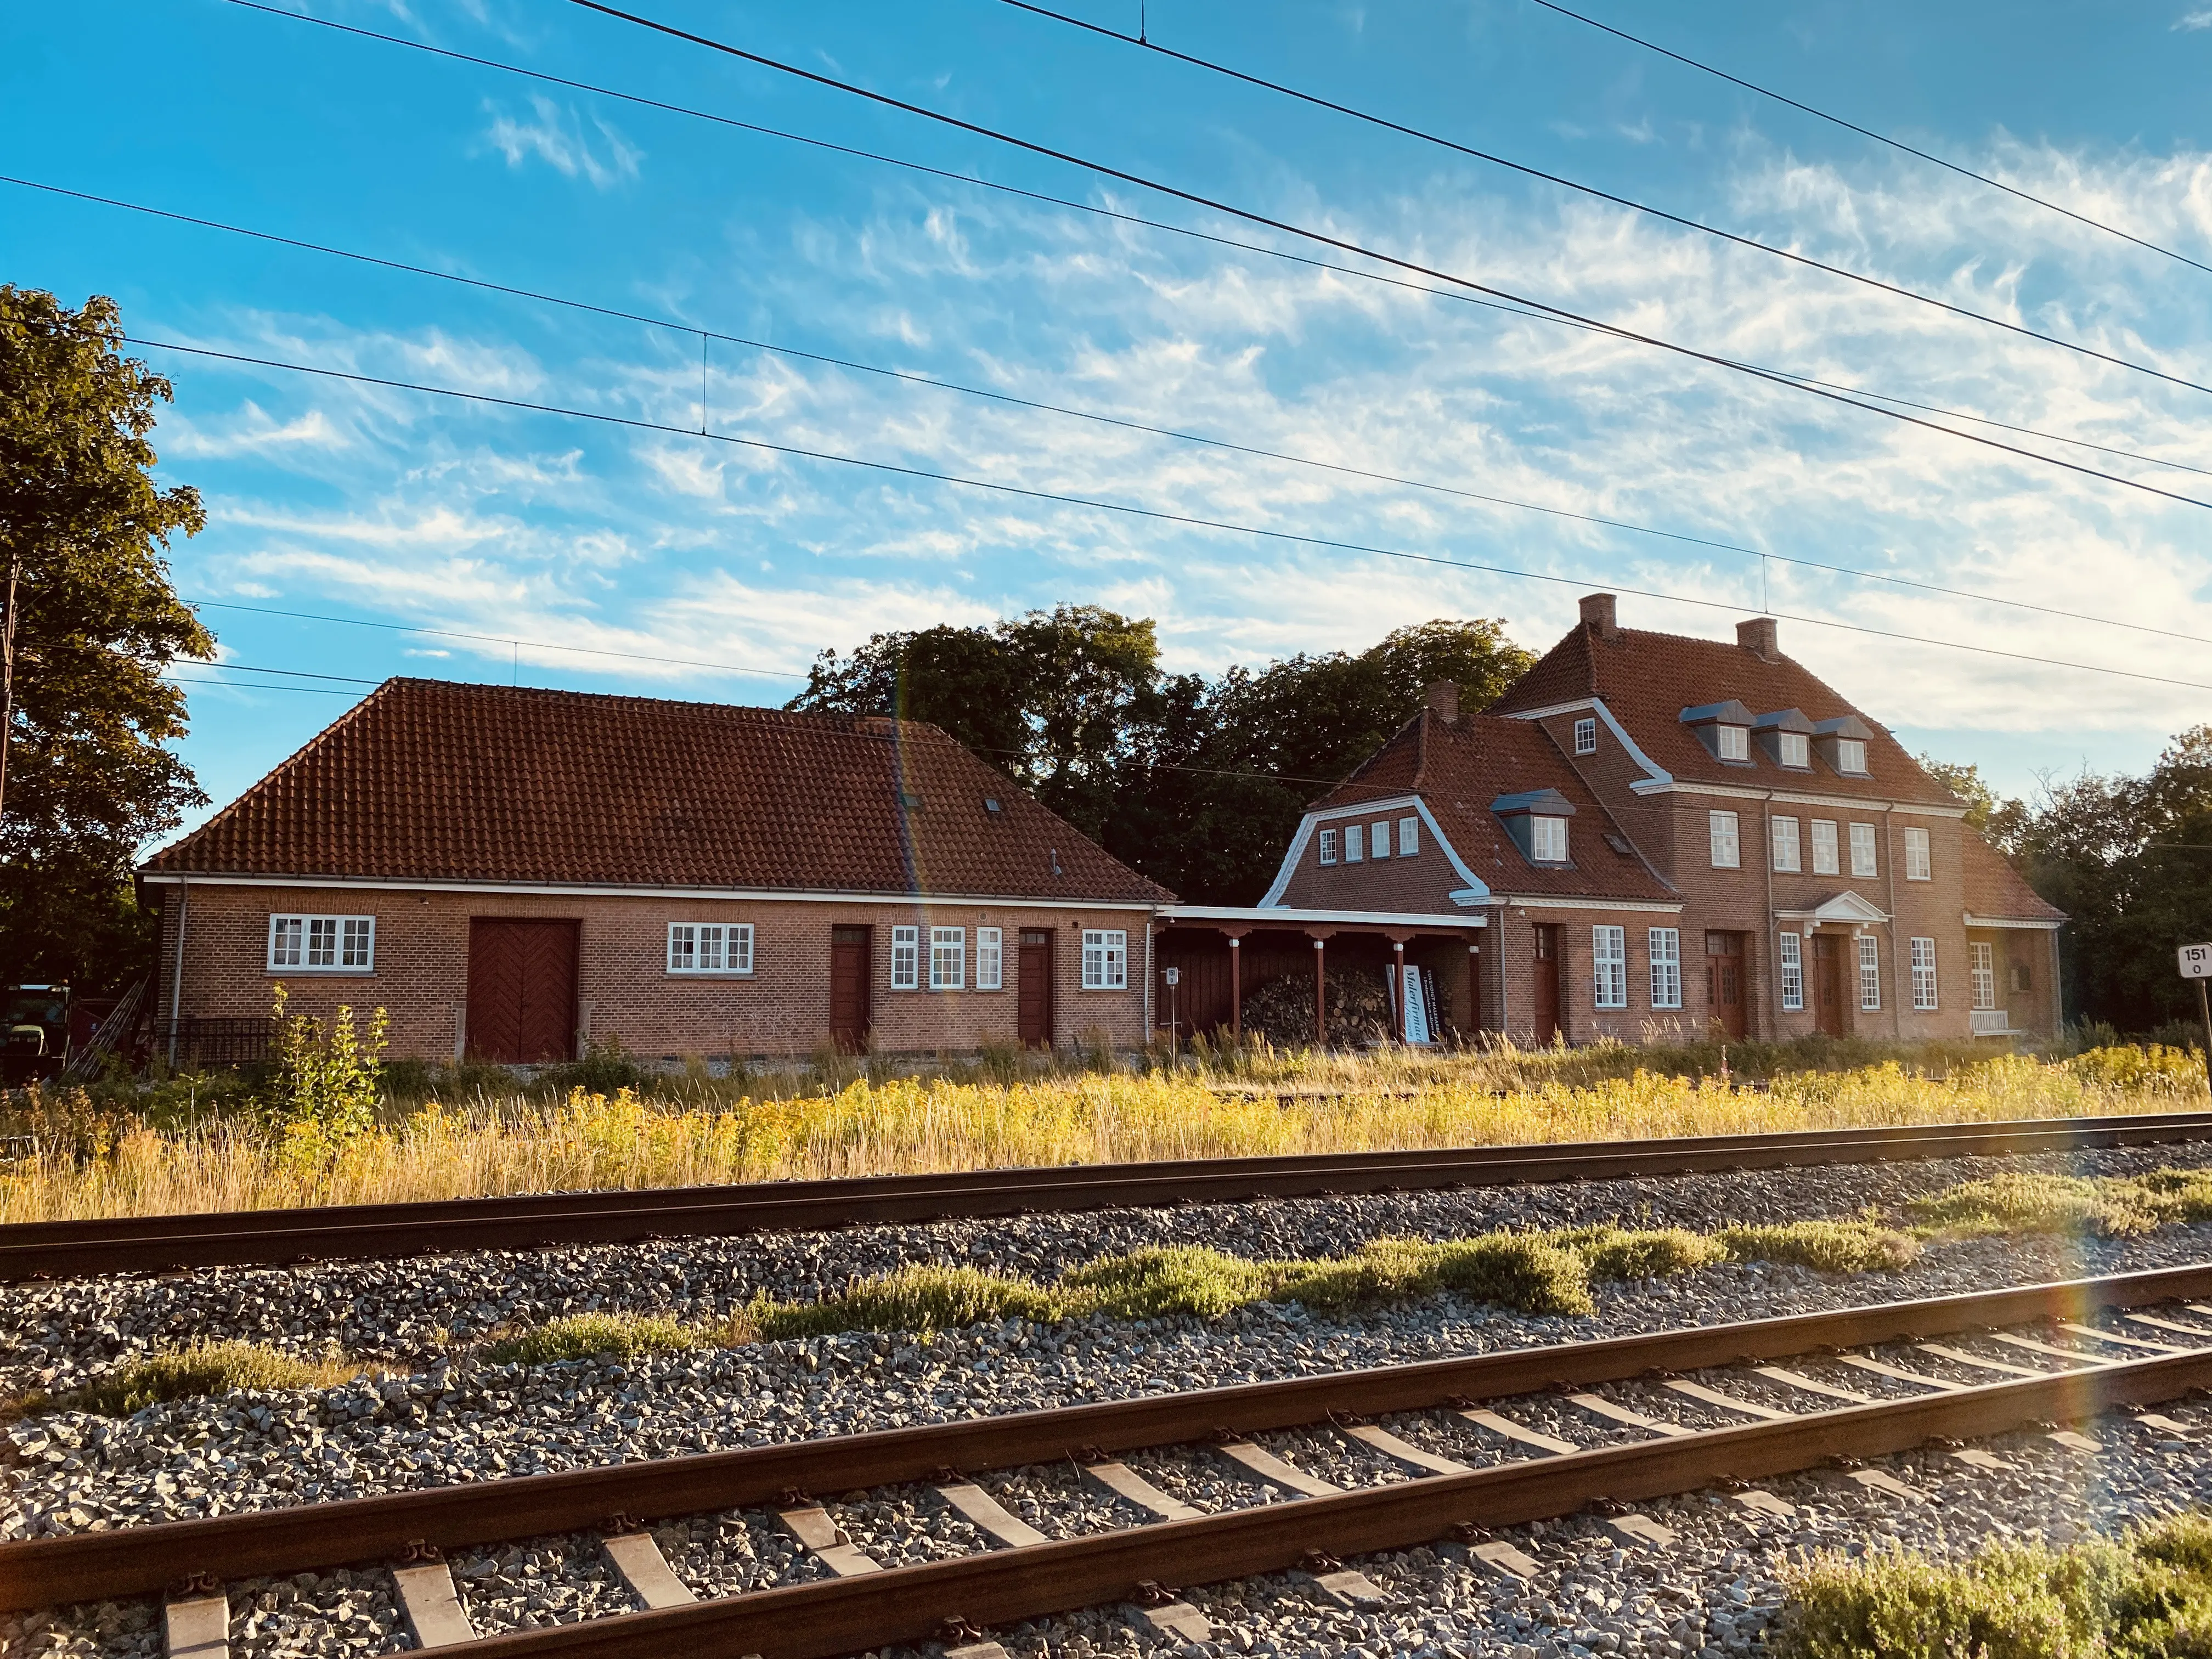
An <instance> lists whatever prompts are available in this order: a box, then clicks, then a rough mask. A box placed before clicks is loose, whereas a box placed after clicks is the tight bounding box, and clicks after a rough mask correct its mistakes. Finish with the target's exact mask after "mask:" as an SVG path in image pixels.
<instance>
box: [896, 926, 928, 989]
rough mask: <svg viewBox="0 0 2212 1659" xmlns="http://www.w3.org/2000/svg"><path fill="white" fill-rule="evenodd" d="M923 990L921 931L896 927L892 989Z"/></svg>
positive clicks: (919, 929)
mask: <svg viewBox="0 0 2212 1659" xmlns="http://www.w3.org/2000/svg"><path fill="white" fill-rule="evenodd" d="M891 989H892V990H894V991H919V990H920V989H921V928H919V927H894V928H892V929H891Z"/></svg>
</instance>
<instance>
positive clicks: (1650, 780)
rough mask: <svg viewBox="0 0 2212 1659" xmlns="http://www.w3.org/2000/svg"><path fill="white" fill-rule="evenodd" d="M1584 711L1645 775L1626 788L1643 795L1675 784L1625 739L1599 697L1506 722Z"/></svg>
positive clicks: (1532, 711) (1535, 711) (1538, 710)
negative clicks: (1593, 716)
mask: <svg viewBox="0 0 2212 1659" xmlns="http://www.w3.org/2000/svg"><path fill="white" fill-rule="evenodd" d="M1585 708H1587V709H1589V710H1591V711H1592V712H1593V713H1595V714H1596V715H1597V717H1598V718H1599V719H1600V720H1603V721H1604V722H1605V729H1606V730H1607V731H1608V732H1612V733H1613V738H1614V740H1615V741H1616V742H1618V743H1619V744H1620V746H1621V747H1622V748H1623V749H1626V750H1627V751H1628V757H1629V758H1630V759H1631V760H1632V761H1634V762H1635V763H1637V764H1638V766H1640V767H1642V768H1643V769H1644V775H1643V776H1642V777H1641V778H1639V779H1638V780H1637V781H1635V782H1634V783H1632V784H1630V785H1629V786H1628V787H1630V788H1631V789H1632V790H1634V791H1635V792H1636V793H1638V794H1639V795H1641V794H1646V793H1650V792H1651V791H1652V790H1655V789H1663V788H1665V787H1667V786H1668V784H1671V783H1672V782H1674V776H1673V775H1672V774H1671V773H1669V772H1668V770H1667V769H1665V768H1664V767H1662V766H1661V765H1660V764H1659V763H1658V762H1656V761H1655V760H1653V759H1652V758H1651V757H1650V756H1649V755H1647V754H1645V753H1644V750H1642V749H1641V748H1639V747H1638V745H1637V742H1636V739H1635V738H1632V737H1630V736H1629V735H1628V728H1627V727H1626V726H1623V725H1622V724H1621V723H1620V721H1619V720H1615V719H1614V718H1613V710H1611V709H1610V708H1607V707H1606V706H1605V699H1604V698H1602V697H1578V698H1577V699H1576V700H1575V701H1574V702H1555V703H1553V704H1551V705H1550V706H1549V707H1547V708H1530V709H1525V710H1523V711H1522V712H1521V713H1519V714H1509V715H1508V716H1506V718H1507V719H1509V720H1544V719H1547V718H1548V717H1549V716H1551V715H1553V714H1578V713H1580V712H1581V711H1582V710H1583V709H1585Z"/></svg>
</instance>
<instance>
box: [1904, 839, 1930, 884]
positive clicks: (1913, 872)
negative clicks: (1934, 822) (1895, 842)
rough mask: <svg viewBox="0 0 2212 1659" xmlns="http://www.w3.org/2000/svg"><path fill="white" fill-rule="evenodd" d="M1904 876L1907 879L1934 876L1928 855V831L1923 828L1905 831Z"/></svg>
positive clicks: (1922, 878)
mask: <svg viewBox="0 0 2212 1659" xmlns="http://www.w3.org/2000/svg"><path fill="white" fill-rule="evenodd" d="M1933 878H1934V866H1933V865H1932V864H1931V863H1930V862H1929V857H1928V832H1927V831H1926V830H1925V829H1907V830H1906V831H1905V880H1907V881H1929V880H1932V879H1933Z"/></svg>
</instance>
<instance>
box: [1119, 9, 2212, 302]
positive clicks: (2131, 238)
mask: <svg viewBox="0 0 2212 1659" xmlns="http://www.w3.org/2000/svg"><path fill="white" fill-rule="evenodd" d="M1535 3H1536V4H1538V5H1540V6H1541V7H1543V8H1544V9H1545V10H1547V11H1555V12H1557V13H1559V15H1560V16H1562V17H1571V18H1573V19H1574V20H1575V21H1577V23H1586V24H1588V25H1589V27H1591V28H1594V29H1601V30H1602V31H1604V32H1605V33H1607V34H1610V35H1612V36H1613V38H1614V39H1616V40H1626V41H1627V42H1628V43H1629V44H1630V45H1631V46H1641V47H1643V48H1644V51H1646V52H1657V53H1658V54H1659V55H1660V56H1661V57H1662V58H1673V59H1674V61H1675V62H1676V63H1678V64H1686V65H1687V66H1688V67H1689V68H1691V69H1693V70H1701V71H1703V72H1704V73H1705V74H1707V75H1711V76H1716V77H1717V78H1718V79H1720V80H1723V81H1726V82H1729V85H1731V86H1738V87H1741V88H1743V89H1744V90H1745V91H1746V92H1755V93H1757V94H1759V96H1760V97H1762V98H1771V99H1772V100H1774V101H1775V102H1776V103H1778V104H1787V105H1788V106H1790V108H1791V109H1794V110H1800V111H1802V112H1804V113H1805V114H1807V115H1810V116H1812V117H1814V118H1816V119H1818V120H1822V121H1826V122H1827V123H1829V124H1830V125H1832V126H1838V127H1841V128H1843V129H1844V131H1846V132H1856V133H1857V134H1858V135H1859V137H1862V138H1871V139H1873V140H1874V141H1875V143H1877V144H1887V145H1888V146H1889V147H1890V148H1891V149H1894V150H1901V151H1903V152H1904V153H1905V155H1917V156H1918V157H1919V158H1920V159H1921V160H1922V161H1927V162H1929V163H1931V164H1932V165H1934V166H1936V167H1942V168H1943V169H1944V170H1945V171H1946V172H1948V173H1957V174H1958V175H1959V176H1960V178H1962V179H1972V180H1973V181H1974V182H1975V183H1976V184H1978V185H1988V186H1989V187H1990V189H1991V190H2001V191H2003V192H2004V193H2005V194H2006V195H2008V196H2011V197H2017V198H2018V199H2020V200H2021V201H2023V202H2032V203H2033V204H2035V205H2036V206H2037V207H2039V208H2047V209H2049V210H2051V212H2053V213H2057V214H2062V215H2063V216H2065V217H2067V218H2069V219H2071V220H2073V221H2074V222H2075V223H2076V224H2079V225H2087V226H2088V227H2089V228H2090V229H2092V230H2101V231H2103V232H2104V233H2105V234H2106V235H2107V236H2117V237H2118V238H2119V239H2120V240H2122V241H2124V242H2132V243H2134V244H2135V245H2136V246H2137V247H2139V248H2145V249H2148V251H2149V252H2153V253H2163V254H2164V255H2165V256H2166V258H2169V259H2178V260H2179V261H2180V262H2181V263H2182V264H2185V265H2191V266H2194V267H2195V268H2196V269H2197V270H2201V271H2203V272H2204V273H2205V274H2207V275H2208V276H2212V265H2208V264H2203V262H2201V261H2199V260H2196V259H2192V258H2190V257H2189V256H2188V255H2187V254H2185V253H2178V252H2175V251H2174V250H2173V249H2172V248H2170V247H2164V246H2160V244H2158V243H2156V242H2153V241H2148V240H2145V239H2144V238H2142V237H2141V236H2137V235H2135V234H2132V233H2131V232H2129V231H2124V230H2122V229H2121V228H2119V227H2118V226H2117V225H2108V224H2106V222H2104V221H2103V220H2101V219H2092V218H2091V217H2090V216H2088V215H2087V214H2086V213H2076V212H2075V210H2073V209H2072V208H2069V207H2063V206H2061V205H2060V204H2058V203H2057V202H2054V201H2051V200H2050V199H2049V198H2048V197H2042V196H2038V195H2036V194H2034V193H2033V191H2025V190H2021V189H2020V188H2019V187H2018V186H2016V185H2008V184H2006V183H2005V182H2004V181H2003V180H2002V179H1992V178H1990V176H1989V175H1988V174H1987V173H1977V172H1975V171H1974V169H1973V168H1972V167H1963V166H1961V165H1960V163H1958V162H1956V161H1945V160H1944V159H1943V158H1942V156H1940V155H1929V153H1928V152H1927V151H1926V150H1924V149H1916V148H1915V147H1913V146H1912V145H1911V144H1908V143H1905V141H1904V140H1903V139H1901V138H1893V137H1890V136H1889V135H1888V134H1887V133H1884V132H1876V131H1875V130H1874V129H1873V128H1872V127H1863V126H1861V125H1859V124H1858V123H1857V122H1856V121H1850V120H1846V119H1844V117H1842V116H1840V115H1831V114H1830V113H1829V112H1827V111H1826V110H1824V109H1815V108H1814V106H1812V105H1810V104H1807V103H1802V102H1800V101H1799V100H1796V99H1795V98H1792V97H1790V95H1789V94H1786V93H1779V92H1777V91H1775V90H1774V89H1773V88H1771V87H1762V86H1760V85H1759V83H1758V82H1756V81H1747V80H1745V79H1744V78H1743V77H1742V76H1740V75H1731V74H1729V72H1728V71H1727V70H1724V69H1716V68H1714V67H1713V65H1712V64H1707V63H1703V62H1700V61H1699V59H1697V58H1691V57H1688V56H1686V55H1685V54H1683V53H1681V52H1674V51H1670V50H1669V49H1668V48H1667V47H1665V46H1661V45H1660V44H1659V43H1658V42H1657V41H1656V40H1645V39H1644V37H1643V36H1642V35H1640V34H1631V33H1629V32H1628V31H1627V30H1626V29H1622V28H1615V27H1613V25H1612V24H1610V23H1601V22H1600V21H1598V20H1597V19H1596V18H1595V17H1590V16H1586V15H1584V14H1583V13H1581V12H1578V11H1573V10H1570V9H1568V8H1567V7H1565V6H1563V5H1560V4H1559V0H1535ZM1143 44H1145V45H1147V46H1149V45H1151V44H1152V43H1151V42H1150V41H1146V42H1144V43H1143Z"/></svg>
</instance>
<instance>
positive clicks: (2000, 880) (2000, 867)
mask: <svg viewBox="0 0 2212 1659" xmlns="http://www.w3.org/2000/svg"><path fill="white" fill-rule="evenodd" d="M1960 842H1961V843H1962V845H1961V848H1960V857H1961V861H1962V862H1963V863H1964V865H1965V866H1966V872H1965V873H1966V914H1967V915H1971V916H1991V917H1996V918H1999V919H2002V920H2003V921H2041V922H2059V921H2068V920H2069V917H2068V915H2067V914H2066V913H2065V912H2064V911H2063V910H2062V909H2060V908H2058V907H2057V905H2055V904H2052V903H2051V902H2049V901H2047V900H2046V899H2045V898H2044V896H2042V895H2041V894H2040V893H2038V892H2037V891H2036V890H2035V889H2033V887H2031V886H2029V885H2028V884H2027V877H2025V876H2023V875H2021V872H2019V871H2017V870H2015V869H2014V868H2013V867H2012V865H2011V863H2010V862H2009V861H2008V860H2007V859H2006V858H2005V855H2004V854H2002V853H2000V852H1998V851H1997V849H1996V848H1994V847H1992V846H1990V844H1989V842H1985V841H1984V840H1983V839H1982V838H1981V836H1978V835H1977V834H1976V833H1975V832H1974V830H1973V829H1972V828H1971V827H1967V828H1966V829H1965V833H1964V834H1963V835H1962V836H1960Z"/></svg>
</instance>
